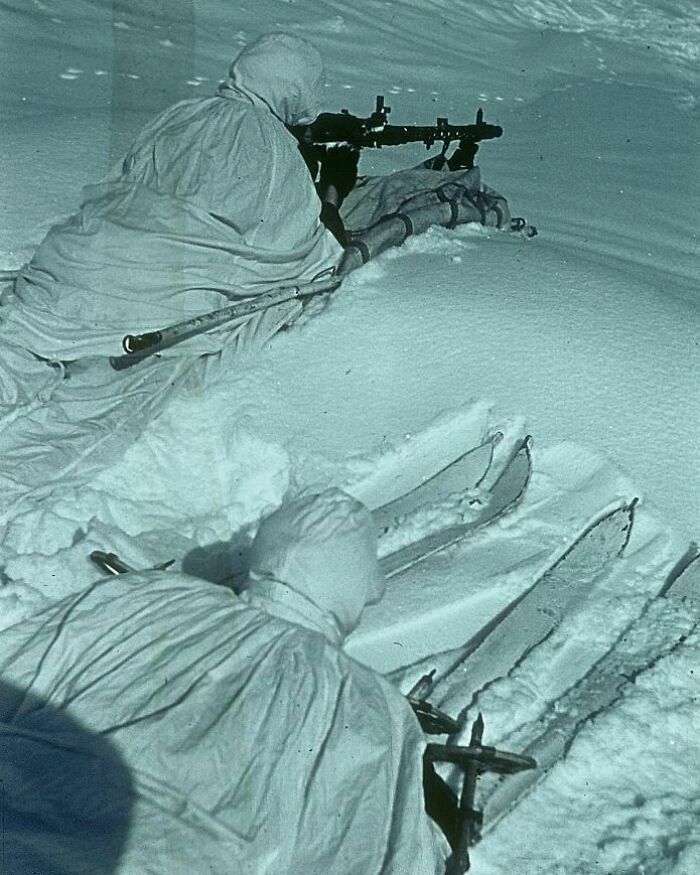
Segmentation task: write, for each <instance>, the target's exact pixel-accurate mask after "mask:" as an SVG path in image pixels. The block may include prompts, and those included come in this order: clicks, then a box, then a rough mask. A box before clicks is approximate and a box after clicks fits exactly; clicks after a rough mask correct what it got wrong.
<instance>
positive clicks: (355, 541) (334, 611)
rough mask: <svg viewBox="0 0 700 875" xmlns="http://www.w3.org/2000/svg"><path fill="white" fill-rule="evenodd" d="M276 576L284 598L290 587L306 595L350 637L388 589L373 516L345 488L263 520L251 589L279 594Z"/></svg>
mask: <svg viewBox="0 0 700 875" xmlns="http://www.w3.org/2000/svg"><path fill="white" fill-rule="evenodd" d="M271 580H272V581H275V582H276V583H277V584H283V585H284V586H283V587H278V588H279V600H280V601H281V602H283V601H284V600H285V596H284V592H285V591H286V589H287V588H288V589H289V590H292V591H293V592H294V593H297V594H298V595H301V596H303V597H304V599H305V600H306V601H307V602H308V603H310V605H309V607H310V608H311V607H312V606H315V607H316V608H318V609H319V611H320V612H321V613H322V614H324V615H325V616H326V617H330V618H332V622H333V623H334V624H335V625H336V627H337V628H338V629H339V631H340V637H341V638H342V637H345V636H346V635H348V634H349V633H350V632H351V631H352V630H353V629H354V628H355V627H356V625H357V623H358V621H359V619H360V615H361V614H362V611H363V609H364V607H365V605H367V604H371V603H372V602H375V601H378V600H379V599H380V598H381V596H382V594H383V592H384V578H383V577H382V574H381V572H380V570H379V565H378V562H377V538H376V533H375V529H374V525H373V521H372V515H371V514H370V512H369V511H368V510H367V508H366V507H365V506H364V505H363V504H361V503H360V502H359V501H356V500H355V499H354V498H352V497H351V496H349V495H347V494H346V493H345V492H342V491H341V490H340V489H328V490H326V491H325V492H323V493H321V494H320V495H312V496H309V497H306V498H302V499H299V500H297V501H294V502H292V503H290V504H287V505H283V506H282V507H281V508H280V509H279V510H277V511H275V513H273V514H271V515H270V516H269V517H267V518H266V519H264V520H263V521H262V523H261V524H260V528H259V529H258V533H257V535H256V537H255V540H254V542H253V545H252V548H251V553H250V578H249V581H248V585H247V589H248V590H249V591H250V592H251V593H252V594H255V593H256V592H259V593H263V592H264V594H265V596H266V597H268V598H269V597H270V596H272V597H273V598H274V592H275V587H274V586H272V587H271V586H269V582H270V581H271ZM296 609H297V611H298V610H299V609H300V602H299V600H297V601H296Z"/></svg>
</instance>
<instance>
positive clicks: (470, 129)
mask: <svg viewBox="0 0 700 875" xmlns="http://www.w3.org/2000/svg"><path fill="white" fill-rule="evenodd" d="M390 112H391V108H390V107H388V106H385V105H384V98H383V97H382V96H381V95H379V96H378V97H377V105H376V108H375V110H374V112H373V113H372V114H371V115H370V116H368V117H367V118H358V117H357V116H354V115H351V114H350V113H349V112H348V111H347V110H343V111H342V112H339V113H330V112H324V113H321V115H319V116H318V117H317V118H316V119H315V121H313V122H311V123H310V124H308V125H291V126H290V127H289V130H290V131H291V133H292V134H293V135H294V136H295V137H296V138H297V140H298V141H299V145H300V146H301V147H302V149H304V148H306V149H309V148H312V147H314V146H324V145H329V144H338V143H346V144H348V145H350V146H354V147H356V148H358V149H363V148H371V149H381V148H382V146H400V145H402V144H403V143H423V144H424V145H425V147H426V149H429V148H430V147H431V146H433V145H434V144H435V143H436V142H441V143H442V144H443V149H442V152H443V155H444V153H445V152H446V151H447V148H448V146H449V145H450V143H452V142H455V141H457V142H459V144H460V149H461V150H463V151H464V152H465V153H466V154H467V155H471V157H472V158H473V156H474V155H475V154H476V150H477V149H478V146H477V143H480V142H481V141H482V140H495V139H497V138H498V137H500V136H501V135H502V134H503V128H502V127H500V126H499V125H489V124H487V123H486V122H485V121H484V111H483V110H482V109H479V110H478V111H477V113H476V120H475V122H474V124H471V125H451V124H449V123H448V121H447V119H446V118H438V119H437V122H436V124H434V125H390V124H389V113H390ZM460 166H462V167H464V166H471V165H465V164H464V163H462V164H461V165H460Z"/></svg>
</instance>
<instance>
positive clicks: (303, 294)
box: [113, 276, 342, 365]
mask: <svg viewBox="0 0 700 875" xmlns="http://www.w3.org/2000/svg"><path fill="white" fill-rule="evenodd" d="M341 282H342V278H341V277H338V276H333V277H330V278H328V279H324V280H316V281H315V282H310V283H303V284H298V285H295V286H284V287H283V288H280V289H276V290H275V291H273V292H264V293H263V294H261V295H258V296H257V297H255V298H252V299H248V300H245V301H239V302H238V303H235V304H231V305H230V306H228V307H222V308H221V309H220V310H214V311H212V312H210V313H203V314H202V315H201V316H194V317H192V318H191V319H185V320H184V321H183V322H178V323H176V324H175V325H169V326H167V327H166V328H161V329H159V330H157V331H148V332H146V333H144V334H127V335H126V336H125V337H124V339H123V341H122V347H123V349H124V352H125V354H126V356H138V357H142V356H144V355H151V354H153V353H156V352H159V351H160V350H162V349H167V348H168V347H171V346H174V345H175V344H177V343H181V342H182V341H183V340H189V338H191V337H196V336H197V335H199V334H204V333H205V332H207V331H212V330H213V329H214V328H219V327H220V326H222V325H226V324H227V323H228V322H233V321H235V320H237V319H241V318H243V317H245V316H250V315H252V314H253V313H258V312H259V311H260V310H267V309H268V308H269V307H274V306H275V305H277V304H284V303H286V302H287V301H293V300H301V299H303V298H310V297H313V296H314V295H320V294H323V293H326V292H332V291H334V290H335V289H337V288H338V286H339V285H340V283H341ZM117 362H119V359H115V360H113V364H115V365H116V363H117Z"/></svg>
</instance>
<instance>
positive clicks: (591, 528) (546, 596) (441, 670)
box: [390, 501, 636, 715]
mask: <svg viewBox="0 0 700 875" xmlns="http://www.w3.org/2000/svg"><path fill="white" fill-rule="evenodd" d="M635 504H636V502H634V501H633V502H631V503H630V504H624V505H621V506H616V507H613V508H612V509H610V510H608V511H607V512H605V513H603V514H602V515H600V516H599V517H597V518H596V519H594V520H593V521H592V522H591V523H589V524H588V525H587V526H586V528H585V529H584V530H583V531H582V532H581V533H580V534H579V536H578V537H577V538H576V539H575V541H574V542H573V543H572V544H571V545H570V546H569V547H568V548H567V549H566V551H565V552H564V553H563V554H562V555H561V556H560V557H559V558H558V559H556V560H555V561H554V563H553V564H551V565H550V566H549V568H548V569H547V570H546V571H545V572H544V573H543V574H541V575H540V576H539V577H538V578H537V580H536V581H535V582H534V583H533V584H532V585H531V586H530V587H529V588H528V589H527V590H526V591H525V592H524V593H522V594H521V595H519V596H518V597H517V598H515V599H513V601H511V602H510V604H508V605H507V606H506V607H505V608H504V609H503V610H502V611H500V613H498V614H497V615H496V616H495V617H494V618H493V619H492V620H491V621H490V622H489V623H487V624H486V625H485V626H484V627H483V628H482V629H481V630H480V631H479V632H477V634H476V635H474V636H473V637H472V638H471V639H470V640H469V641H468V642H467V643H466V644H465V645H464V646H462V647H460V648H458V649H456V650H451V651H448V652H447V653H443V654H439V655H438V656H436V657H431V658H428V659H424V660H421V661H420V662H419V663H416V664H414V665H412V666H408V667H403V668H401V669H399V670H397V671H396V672H394V673H392V675H390V678H391V679H392V680H393V681H394V682H395V683H400V682H401V680H403V679H404V678H408V677H413V678H415V677H416V676H418V675H426V674H428V673H429V672H431V671H432V672H434V673H435V674H434V678H433V679H432V680H431V682H430V685H429V690H428V695H429V697H430V699H431V701H432V702H433V703H434V704H435V705H437V706H438V707H439V708H440V709H441V710H443V711H445V712H447V713H452V714H454V715H456V714H457V713H459V714H464V713H465V712H466V711H467V710H468V708H469V707H471V705H472V704H473V702H474V701H475V699H476V698H477V697H478V695H479V694H480V693H481V692H482V691H483V690H484V689H485V688H486V687H487V686H489V685H490V684H491V683H493V682H494V681H495V680H498V679H499V678H501V677H505V676H507V675H508V674H510V672H511V671H512V670H513V668H514V667H516V666H517V665H519V664H520V663H521V662H522V661H523V660H524V659H525V658H526V656H527V654H528V653H529V652H530V651H531V650H533V649H534V648H535V647H537V646H538V645H539V644H541V643H542V642H543V641H545V640H546V639H547V638H548V637H549V636H550V635H551V634H552V632H553V631H554V630H555V629H556V628H557V627H558V626H559V624H560V623H561V621H562V619H563V617H564V616H565V614H566V613H568V612H570V611H571V610H574V609H575V608H576V606H577V605H578V604H579V603H580V602H581V601H583V600H584V599H585V598H586V596H587V595H588V593H589V592H590V589H591V588H592V586H593V585H594V584H595V583H596V582H598V581H599V580H600V579H601V578H602V577H603V576H604V575H606V574H607V573H608V572H609V570H610V568H611V565H612V564H613V563H614V560H615V558H617V557H618V556H619V555H620V554H621V553H622V552H623V550H624V548H625V547H626V545H627V543H628V541H629V537H630V533H631V529H632V524H633V519H634V508H635ZM465 690H467V691H469V695H468V696H467V697H466V698H465Z"/></svg>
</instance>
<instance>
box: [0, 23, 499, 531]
mask: <svg viewBox="0 0 700 875" xmlns="http://www.w3.org/2000/svg"><path fill="white" fill-rule="evenodd" d="M322 85H323V67H322V63H321V58H320V56H319V54H318V52H317V51H316V49H314V48H313V47H312V46H310V45H309V44H308V43H306V42H305V41H304V40H301V39H299V38H298V37H292V36H287V35H284V34H270V35H267V36H265V37H262V38H261V39H260V40H258V42H257V43H255V44H253V45H251V46H250V47H248V48H246V49H245V50H244V51H243V52H242V53H241V54H240V55H239V57H238V58H237V59H236V60H235V61H234V62H233V64H232V65H231V72H230V76H229V78H228V80H227V81H226V82H224V83H222V84H221V86H220V87H219V90H218V93H217V95H216V96H215V97H212V98H197V99H194V100H187V101H183V102H181V103H178V104H177V105H175V106H173V107H171V108H170V109H168V110H166V111H165V112H164V113H162V114H161V115H160V116H159V117H158V118H157V119H155V121H153V122H152V123H151V124H149V125H148V126H147V127H146V128H145V129H144V131H143V132H142V133H141V134H140V136H139V137H138V138H137V140H136V142H135V143H134V145H133V147H132V149H131V150H130V151H129V153H128V155H127V157H126V158H125V160H124V162H123V164H122V165H121V166H120V167H118V168H115V170H114V171H113V173H112V174H111V175H110V176H108V177H107V179H106V180H104V181H103V182H102V183H100V184H98V185H94V186H88V187H87V188H86V189H85V192H84V196H83V204H82V207H81V210H80V211H79V212H78V213H77V214H76V215H74V216H72V217H70V218H69V219H67V220H66V221H65V222H64V223H63V224H61V225H58V226H56V227H55V228H53V229H52V230H51V231H50V232H49V234H48V235H47V237H46V239H45V240H44V242H43V243H42V244H41V245H40V247H39V249H38V250H37V252H36V254H35V256H34V258H33V259H32V261H31V263H30V264H29V265H27V266H26V267H25V268H24V269H23V270H22V271H21V274H20V276H19V278H18V280H17V282H16V284H15V288H14V291H12V292H10V293H9V294H8V295H6V296H5V300H4V305H3V306H1V307H0V525H1V524H2V523H3V521H4V520H6V519H8V518H9V517H10V516H11V515H12V514H14V513H15V512H16V508H17V507H18V506H19V505H20V504H22V503H25V502H26V500H27V499H28V498H31V499H33V500H37V499H40V498H42V497H44V496H45V495H47V494H49V493H50V492H51V491H52V490H54V489H55V488H56V487H58V486H61V487H70V486H75V485H80V484H82V483H85V482H88V481H89V480H90V478H92V477H93V476H94V475H95V474H97V473H98V472H99V471H100V470H102V469H103V468H104V467H105V466H106V465H109V464H111V463H112V462H113V461H114V460H115V458H118V457H119V455H121V454H122V453H123V452H124V450H125V449H126V448H127V447H128V446H129V445H130V444H131V443H132V442H133V441H134V440H135V439H136V438H137V437H138V436H139V434H140V433H141V432H142V431H143V429H144V428H145V426H146V425H147V424H148V422H150V421H151V420H152V419H153V418H154V417H155V416H156V415H157V414H158V413H159V412H160V411H161V410H162V409H163V407H164V405H165V404H166V403H167V401H168V399H169V398H170V397H171V395H172V393H173V392H174V391H178V390H179V389H180V388H181V387H182V386H183V385H185V384H187V385H189V386H190V387H192V388H196V389H197V390H200V391H201V390H206V387H207V385H208V384H209V383H210V382H211V379H212V377H211V376H210V372H211V371H212V369H215V368H216V366H217V364H219V363H220V362H221V359H222V356H224V355H225V356H229V357H232V359H231V360H229V361H226V362H223V363H222V366H223V367H224V368H228V367H235V366H236V365H237V364H238V360H239V359H240V357H241V356H242V355H243V354H246V353H254V352H257V351H258V350H259V349H260V348H261V346H263V345H264V344H265V343H266V342H267V341H268V340H269V339H270V338H271V337H272V336H273V335H274V334H275V333H276V332H277V331H278V330H279V329H280V328H281V327H282V326H284V325H286V324H288V323H289V322H290V321H292V320H293V319H294V318H295V316H296V315H298V313H299V311H300V309H301V305H300V304H299V302H298V301H292V302H287V303H284V304H280V305H278V306H276V307H273V308H270V309H269V310H266V311H261V312H259V313H257V314H255V315H254V316H252V317H244V318H243V319H242V320H239V321H238V322H237V323H228V324H227V325H226V326H224V327H223V328H221V329H219V330H217V331H211V332H208V333H206V334H202V335H199V336H198V337H195V338H191V339H189V340H187V341H185V342H183V343H181V344H178V345H177V346H175V347H172V348H171V349H169V350H166V351H165V352H164V353H163V355H162V357H159V358H155V357H152V358H150V359H147V360H145V361H143V362H141V363H140V364H139V365H138V366H137V367H134V368H130V369H128V370H124V371H115V370H114V369H113V368H112V367H111V365H110V361H109V356H112V355H119V354H120V353H121V343H122V339H123V337H124V335H125V334H128V333H132V332H135V333H141V332H144V331H149V330H154V329H158V328H161V327H163V326H167V325H170V324H173V323H176V322H178V321H181V320H182V319H184V318H187V317H190V316H193V315H199V314H201V313H205V312H208V311H211V310H216V309H219V308H221V307H224V306H226V305H228V304H229V303H230V302H231V299H233V298H236V297H237V296H240V295H243V296H244V297H249V296H251V295H255V294H259V293H262V292H264V291H267V290H269V289H270V288H272V287H276V286H279V285H280V284H284V283H294V282H297V281H302V282H305V281H310V280H312V279H313V278H314V277H315V276H317V275H318V274H320V273H323V272H324V271H331V270H333V269H334V267H335V266H336V265H337V263H338V261H339V260H340V257H341V254H342V250H341V247H340V246H339V244H338V243H337V241H336V240H335V238H334V237H333V236H332V235H331V234H330V233H329V232H328V231H327V230H326V229H325V228H324V227H323V225H322V224H321V223H320V220H319V212H320V205H319V200H318V196H317V194H316V190H315V188H314V185H313V182H312V180H311V177H310V175H309V173H308V170H307V167H306V164H305V162H304V160H303V158H302V156H301V154H300V152H299V150H298V148H297V143H296V140H295V139H294V137H293V136H292V135H291V134H290V133H289V132H288V130H287V129H286V127H285V126H284V123H290V122H291V123H294V122H299V121H304V120H309V119H312V118H314V117H315V116H316V115H317V113H318V111H319V109H320V107H321V97H322V92H323V87H322ZM437 188H441V189H443V190H444V191H445V192H447V193H448V195H449V196H450V197H453V196H455V194H454V193H455V192H457V193H458V192H459V191H460V190H462V191H467V192H469V193H471V195H477V194H480V193H481V194H485V196H486V197H489V198H491V199H492V200H496V201H498V202H499V204H500V205H501V208H500V210H499V215H501V216H505V217H506V221H507V216H508V215H509V214H508V213H507V204H506V203H505V200H504V199H503V198H501V197H500V196H499V195H497V194H496V193H495V192H492V191H491V190H487V189H486V188H485V187H484V186H482V185H481V181H480V178H479V172H478V169H473V170H469V171H462V172H457V173H439V172H435V171H430V170H425V169H415V170H409V171H404V172H402V173H397V174H393V175H392V176H390V177H386V178H374V179H372V178H366V179H364V180H362V181H361V182H360V184H359V185H358V186H357V188H356V190H355V191H353V192H351V194H350V196H349V197H348V198H347V201H346V203H345V204H344V205H343V206H344V210H343V214H344V218H345V221H346V223H347V225H348V227H349V228H352V229H358V228H363V227H366V226H367V225H369V224H372V223H373V222H376V220H377V219H378V218H380V217H381V216H382V215H383V214H385V213H387V212H393V211H395V210H398V209H401V210H402V211H403V212H409V213H410V212H411V210H414V209H421V208H423V207H424V206H425V205H426V203H429V202H433V203H437V198H436V194H435V190H436V189H437ZM479 215H480V213H479V211H478V210H476V209H475V210H474V215H473V218H474V219H476V220H478V219H479ZM290 217H291V218H290Z"/></svg>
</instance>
